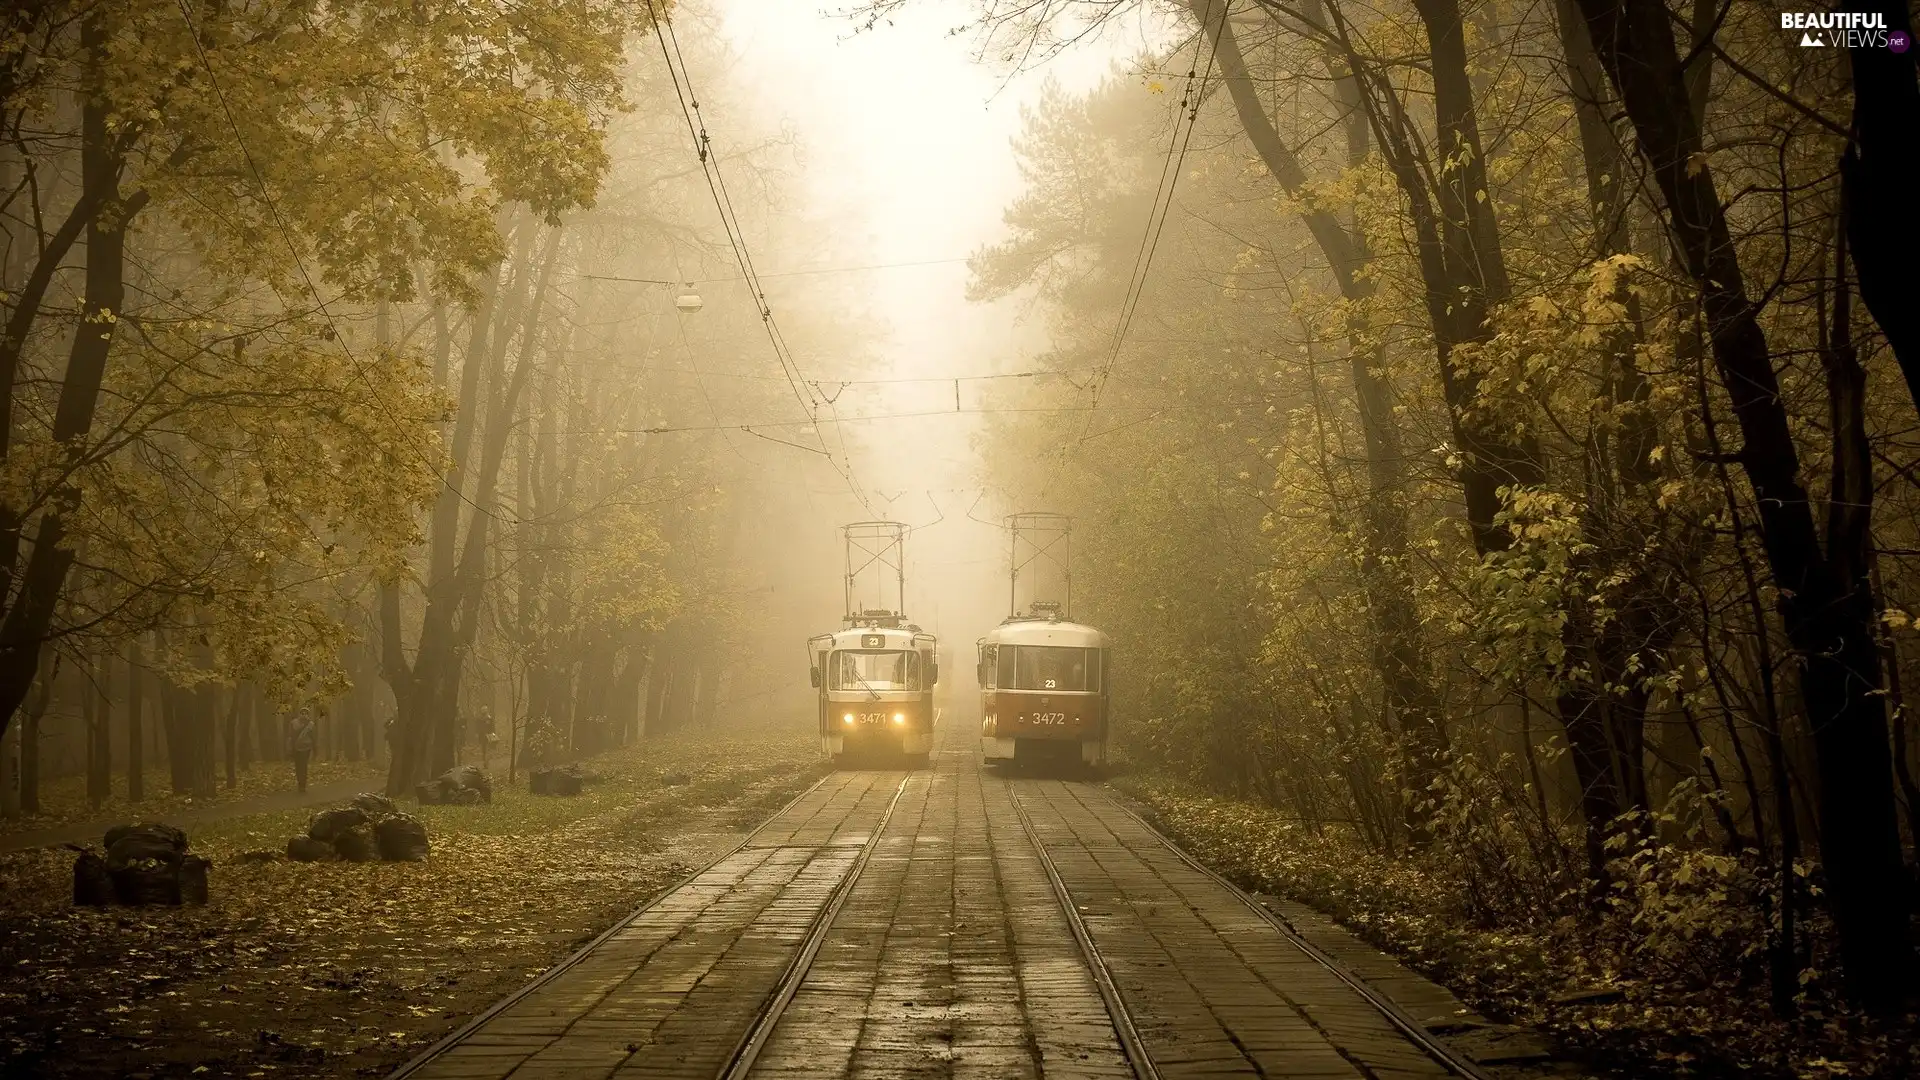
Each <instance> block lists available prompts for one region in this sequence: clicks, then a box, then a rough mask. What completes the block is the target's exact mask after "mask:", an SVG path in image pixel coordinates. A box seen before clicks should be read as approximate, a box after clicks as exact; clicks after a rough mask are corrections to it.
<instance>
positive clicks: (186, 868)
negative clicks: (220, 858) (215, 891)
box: [178, 855, 213, 905]
mask: <svg viewBox="0 0 1920 1080" xmlns="http://www.w3.org/2000/svg"><path fill="white" fill-rule="evenodd" d="M212 866H213V861H212V860H211V859H203V858H201V857H200V856H198V855H187V856H183V857H182V858H181V860H180V867H179V871H178V872H179V878H180V902H181V903H183V904H200V905H205V904H206V902H207V870H208V869H210V868H211V867H212Z"/></svg>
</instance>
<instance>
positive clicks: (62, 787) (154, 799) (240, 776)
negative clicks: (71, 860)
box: [0, 761, 387, 836]
mask: <svg viewBox="0 0 1920 1080" xmlns="http://www.w3.org/2000/svg"><path fill="white" fill-rule="evenodd" d="M386 775H387V771H386V769H385V768H384V767H382V766H380V765H376V764H374V763H373V762H371V761H315V762H313V763H312V764H311V765H310V766H309V767H308V770H307V786H308V787H309V788H317V787H328V786H331V785H333V784H338V783H344V782H346V781H349V780H358V781H363V782H365V783H366V785H367V786H368V787H369V788H372V789H374V790H379V789H380V788H381V787H382V786H383V785H384V784H385V781H386ZM145 776H146V781H145V783H146V790H147V797H146V798H145V799H143V800H142V801H140V802H137V803H133V802H128V801H127V791H126V777H125V776H123V775H120V774H115V775H114V778H113V787H114V790H113V795H112V796H111V797H110V798H108V799H107V800H106V801H105V802H104V803H102V804H101V805H99V806H94V805H93V804H92V803H91V802H89V801H88V800H87V781H86V778H85V777H83V776H62V777H59V778H57V779H53V780H48V781H45V782H44V783H42V785H41V788H40V812H39V813H37V814H30V815H23V816H21V817H17V818H0V836H6V835H9V834H12V833H21V832H33V831H36V830H39V829H48V828H54V827H57V826H61V825H73V824H81V823H84V822H88V821H96V820H103V819H106V818H115V817H119V818H126V817H135V816H137V817H142V818H150V819H156V820H158V819H164V818H165V817H166V815H168V814H178V813H184V812H186V811H188V810H205V809H207V808H210V807H219V806H222V805H224V804H227V803H239V802H245V801H247V800H249V799H258V798H260V797H262V796H266V795H275V794H279V793H281V792H287V791H292V790H293V788H294V781H293V766H292V765H291V764H288V763H287V762H284V761H264V762H256V763H255V764H253V765H251V766H249V767H247V768H244V769H240V770H237V771H236V772H235V773H234V778H233V779H234V785H233V787H231V788H229V787H227V786H226V782H225V780H224V779H222V780H221V781H219V783H218V784H217V786H216V787H215V789H214V792H213V794H211V795H207V796H204V797H200V798H195V797H194V796H191V795H176V794H174V793H173V792H172V790H171V789H170V787H169V780H168V777H167V774H166V773H165V772H164V771H160V770H156V769H148V770H147V771H146V774H145Z"/></svg>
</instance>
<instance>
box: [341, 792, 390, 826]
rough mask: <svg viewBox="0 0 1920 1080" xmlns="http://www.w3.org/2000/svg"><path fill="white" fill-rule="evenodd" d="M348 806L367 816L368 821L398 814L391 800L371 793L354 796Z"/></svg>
mask: <svg viewBox="0 0 1920 1080" xmlns="http://www.w3.org/2000/svg"><path fill="white" fill-rule="evenodd" d="M350 805H351V806H352V807H353V808H354V809H355V810H358V811H360V812H361V813H363V814H365V815H367V820H368V821H379V820H380V819H381V818H387V817H392V816H393V815H395V814H397V813H399V812H400V808H399V807H398V806H395V805H394V804H393V800H392V799H389V798H387V797H386V796H385V795H381V794H378V793H376V792H372V791H363V792H361V793H360V794H358V795H355V796H354V797H353V802H352V803H351V804H350Z"/></svg>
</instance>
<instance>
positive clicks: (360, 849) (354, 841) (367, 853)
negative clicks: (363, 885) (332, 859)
mask: <svg viewBox="0 0 1920 1080" xmlns="http://www.w3.org/2000/svg"><path fill="white" fill-rule="evenodd" d="M333 850H334V852H335V854H337V855H339V856H340V857H341V858H342V859H345V860H347V861H348V862H372V861H373V860H374V857H375V856H374V850H373V827H372V826H370V825H355V826H354V827H353V828H351V829H341V830H340V831H339V832H337V833H334V834H333Z"/></svg>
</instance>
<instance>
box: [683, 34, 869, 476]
mask: <svg viewBox="0 0 1920 1080" xmlns="http://www.w3.org/2000/svg"><path fill="white" fill-rule="evenodd" d="M647 14H648V15H649V16H650V17H652V19H653V26H654V38H655V39H656V40H657V41H658V42H659V43H660V58H661V60H662V61H663V62H664V63H665V64H666V67H667V76H668V78H669V79H670V80H671V81H672V83H673V91H674V97H675V99H676V100H677V101H678V102H679V104H680V114H681V116H682V118H683V119H685V120H686V123H687V134H688V135H689V136H690V137H691V138H692V139H693V148H694V155H695V156H696V157H697V158H698V159H699V162H700V171H701V175H702V176H704V177H705V178H706V181H707V191H708V193H709V194H710V195H711V196H712V197H713V203H714V209H715V210H717V211H718V212H719V215H720V225H721V228H722V229H723V230H725V232H726V234H727V245H728V247H730V248H731V249H732V250H733V257H734V261H735V262H736V263H737V264H738V265H739V267H740V273H741V275H742V280H744V281H745V282H746V285H747V288H748V291H749V293H751V295H752V296H753V299H754V304H755V306H756V307H757V308H758V309H759V312H760V325H761V327H762V328H763V329H764V330H765V331H766V335H767V341H768V343H769V344H771V345H772V346H773V353H774V359H775V360H776V361H777V362H778V363H779V365H780V371H781V374H782V375H784V376H786V381H787V385H788V387H789V388H791V389H792V391H793V396H794V400H795V401H797V402H798V403H799V404H800V407H801V409H802V410H804V411H805V412H806V413H807V415H808V416H809V417H810V418H811V419H812V420H813V427H814V430H813V432H812V434H813V435H814V437H815V439H816V440H817V441H818V442H819V443H820V450H821V453H822V454H823V455H824V456H825V457H826V459H827V463H828V464H829V465H830V466H832V468H833V470H834V471H835V472H837V473H839V474H840V477H841V479H842V480H844V481H845V482H846V485H847V488H848V490H849V491H851V492H852V493H853V496H854V498H855V499H857V500H858V501H859V502H860V504H861V506H863V507H865V508H866V509H867V511H868V512H870V513H871V512H873V504H872V503H871V502H870V501H869V500H868V499H867V496H866V493H865V492H864V491H863V490H861V488H860V485H859V483H858V482H857V481H855V479H854V477H853V472H852V470H853V459H852V457H851V456H850V455H849V456H848V457H847V463H846V466H845V467H844V468H843V467H842V466H841V465H840V463H839V462H837V461H835V460H834V458H833V453H832V449H831V447H829V446H828V445H827V441H826V438H825V437H824V436H822V435H821V434H820V431H819V404H818V402H817V400H816V399H815V398H814V397H813V395H812V394H811V393H810V392H809V391H808V390H806V389H803V384H804V383H805V377H804V375H803V374H802V372H801V370H800V364H799V361H798V359H797V358H795V357H794V356H793V350H792V348H791V347H790V346H789V345H788V344H787V341H786V336H785V335H784V334H782V333H781V331H780V325H779V323H778V322H776V321H775V319H774V317H773V308H772V307H771V306H769V305H768V303H767V293H766V288H765V286H764V285H762V284H761V279H760V275H759V272H758V269H757V267H756V266H755V264H754V261H753V253H752V250H751V248H750V247H749V245H748V244H747V238H746V232H745V230H744V229H743V228H742V227H741V225H740V217H739V214H738V212H737V211H735V209H734V206H733V197H732V195H731V193H730V192H729V191H728V190H727V186H726V176H725V174H724V173H722V172H721V170H720V162H719V159H718V158H717V157H715V156H714V154H713V153H712V141H713V140H712V137H711V136H709V135H708V133H707V128H706V118H705V117H704V116H703V115H702V114H701V113H700V101H699V95H698V94H697V93H696V92H695V91H694V89H693V76H692V72H691V71H690V70H689V69H688V68H687V62H686V56H685V54H684V53H682V52H681V50H680V39H679V35H677V34H676V33H674V29H673V20H672V19H671V18H669V17H668V16H667V14H666V13H665V12H664V11H661V10H660V9H659V8H657V7H655V5H654V0H647ZM669 45H671V52H669ZM676 60H677V62H678V67H677V68H676V66H675V65H676ZM829 408H831V406H830V405H829ZM742 430H744V429H742ZM776 441H777V440H776ZM841 450H842V453H843V454H844V453H845V442H844V439H843V441H842V445H841Z"/></svg>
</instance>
